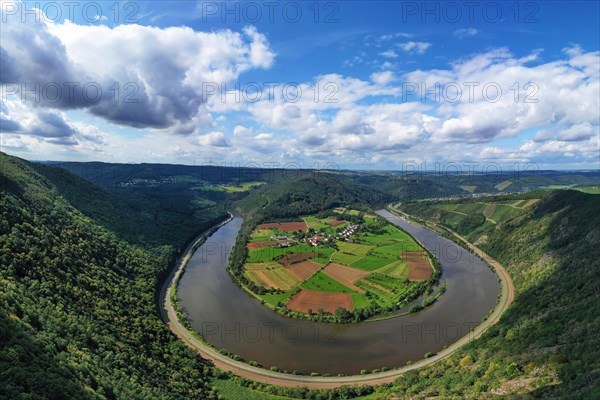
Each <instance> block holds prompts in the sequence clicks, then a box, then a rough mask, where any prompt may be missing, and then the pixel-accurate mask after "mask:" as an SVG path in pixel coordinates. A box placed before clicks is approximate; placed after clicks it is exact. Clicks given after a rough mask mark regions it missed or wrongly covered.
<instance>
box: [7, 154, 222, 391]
mask: <svg viewBox="0 0 600 400" xmlns="http://www.w3.org/2000/svg"><path fill="white" fill-rule="evenodd" d="M0 213H1V215H0V263H1V265H2V268H1V269H0V382H1V384H0V398H7V399H37V398H48V399H65V398H72V399H96V398H97V399H104V398H106V399H117V398H119V399H141V398H162V399H190V398H211V397H212V395H213V394H212V392H211V390H210V389H209V388H208V386H207V382H208V378H207V375H208V374H210V369H209V368H208V367H207V366H206V364H205V363H204V362H203V360H201V359H200V358H199V357H197V356H195V355H194V354H193V353H192V352H190V351H189V350H188V349H186V348H185V346H184V345H183V344H182V343H180V342H179V341H178V340H177V339H176V338H175V337H174V336H173V335H172V334H171V333H170V332H169V329H168V328H167V327H166V326H165V325H164V324H163V323H162V322H161V320H160V318H159V316H158V313H157V308H156V303H155V293H156V288H157V285H158V282H159V279H160V278H161V276H163V275H164V273H165V272H166V271H167V270H168V268H169V267H170V266H171V265H172V262H173V260H174V257H175V256H176V255H177V254H178V250H179V249H180V248H181V247H182V246H183V245H184V243H185V242H186V241H187V240H189V239H191V236H192V235H193V233H199V232H201V231H202V230H204V229H206V228H207V227H208V226H210V225H212V224H213V223H215V222H216V221H217V220H219V219H221V218H223V217H224V213H223V210H222V209H219V208H215V207H210V208H205V209H201V208H198V207H195V206H194V205H193V203H185V201H184V199H180V201H179V202H174V203H172V204H171V205H170V207H164V204H161V201H160V199H159V198H156V197H150V196H140V197H138V198H137V199H133V200H131V199H127V198H126V197H124V196H122V195H120V194H118V193H111V192H107V191H105V190H103V189H99V188H96V187H94V186H93V185H90V184H88V183H87V182H85V181H83V180H81V179H79V178H76V177H73V176H71V175H70V174H67V173H65V172H64V171H63V170H58V169H57V168H55V167H47V166H41V165H33V164H30V163H28V162H25V161H23V160H20V159H17V158H14V157H10V156H7V155H5V154H4V153H0Z"/></svg>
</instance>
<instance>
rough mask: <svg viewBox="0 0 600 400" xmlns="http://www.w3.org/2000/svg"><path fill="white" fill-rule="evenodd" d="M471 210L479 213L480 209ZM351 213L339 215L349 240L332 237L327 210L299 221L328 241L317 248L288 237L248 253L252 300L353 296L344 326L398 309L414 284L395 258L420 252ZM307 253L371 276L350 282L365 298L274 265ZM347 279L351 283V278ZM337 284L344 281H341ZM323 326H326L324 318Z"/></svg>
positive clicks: (259, 237)
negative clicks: (306, 293) (349, 227)
mask: <svg viewBox="0 0 600 400" xmlns="http://www.w3.org/2000/svg"><path fill="white" fill-rule="evenodd" d="M476 207H478V208H480V209H483V207H481V206H476ZM507 207H508V206H507ZM352 211H353V210H345V211H344V215H345V216H346V217H345V218H348V220H349V223H351V224H353V225H357V226H358V227H359V229H358V230H357V231H356V232H355V233H354V234H352V235H351V237H348V238H342V237H340V236H338V235H339V231H340V230H341V229H340V228H339V227H336V228H334V227H332V226H331V225H329V223H328V222H329V221H333V220H335V211H333V210H332V211H331V213H330V214H327V213H322V214H320V216H319V217H317V216H315V215H308V216H307V215H305V216H302V219H303V220H304V221H305V222H306V224H307V225H308V226H309V228H311V229H313V230H314V231H316V232H318V233H319V234H323V235H325V237H327V238H330V240H329V241H323V242H321V243H320V244H319V245H318V246H313V245H310V244H308V239H309V238H311V237H312V235H314V233H311V232H306V233H304V232H303V233H296V234H294V235H292V236H289V238H290V240H293V241H294V242H295V244H294V245H293V246H291V247H286V248H280V247H278V245H277V244H275V245H273V246H272V247H271V246H267V247H261V248H257V249H252V250H248V252H247V256H246V262H245V264H244V272H243V273H244V275H245V277H246V278H247V279H249V280H250V281H251V282H250V283H249V285H255V286H254V287H255V288H261V289H256V292H257V293H259V294H257V296H258V297H259V298H260V299H261V300H263V301H264V302H265V303H266V304H268V305H270V306H272V307H278V306H280V305H282V304H287V302H288V301H289V299H290V298H291V297H292V296H293V295H294V294H295V293H297V292H298V289H306V290H314V291H319V292H332V293H349V294H352V295H353V296H352V302H353V304H354V309H355V310H363V311H360V312H358V313H357V314H354V316H353V317H349V318H351V319H349V320H348V322H350V320H354V319H355V318H358V319H359V320H360V319H364V318H367V317H368V316H372V315H374V314H373V313H375V315H376V314H377V311H376V310H379V309H381V310H382V311H381V312H383V311H385V312H389V310H390V307H391V308H392V309H395V308H397V307H399V306H401V304H403V303H402V302H405V301H408V300H407V299H408V298H407V297H403V296H405V295H406V293H407V290H408V289H409V288H411V287H413V286H414V285H417V283H416V282H409V281H408V276H409V272H410V271H409V266H408V264H407V263H406V262H402V261H400V260H399V257H400V254H401V252H403V251H423V249H422V248H421V247H420V246H419V245H418V244H417V243H416V242H415V241H414V240H413V239H412V237H411V236H410V235H408V234H407V233H406V232H404V231H402V230H401V229H399V228H397V227H395V226H394V225H391V224H390V223H388V222H387V221H386V220H384V219H383V218H381V217H379V216H377V215H374V214H371V215H370V217H369V218H365V217H363V215H364V213H359V212H352ZM354 211H355V210H354ZM351 215H352V216H351ZM457 215H458V214H457ZM280 234H282V233H281V232H279V231H278V230H276V229H255V230H254V231H253V232H251V234H250V236H249V242H250V243H252V242H259V241H269V240H271V237H272V236H278V235H280ZM287 235H290V234H289V233H288V234H287ZM336 239H337V240H336ZM312 252H317V253H318V254H319V255H318V256H316V257H312V258H311V260H312V261H314V262H316V263H319V264H320V265H322V266H323V267H326V266H327V264H329V263H330V262H334V263H338V264H341V265H345V266H348V267H351V268H356V269H359V270H363V271H368V272H370V273H371V275H369V276H367V277H363V278H362V279H361V280H359V281H358V282H356V283H355V284H356V286H358V287H360V288H361V289H363V290H365V293H357V292H356V291H355V290H353V289H351V288H349V287H348V286H346V285H345V284H343V283H341V282H339V281H337V280H336V279H334V278H331V277H330V276H328V275H326V274H325V273H324V272H322V270H321V271H317V272H316V273H314V274H313V275H311V276H310V277H309V278H308V279H306V280H305V281H304V282H301V281H300V280H297V277H296V276H295V275H293V274H292V273H291V272H290V271H288V270H287V269H286V268H288V267H287V266H284V265H283V264H282V263H280V262H279V261H278V260H280V259H281V257H283V256H285V255H288V254H294V253H312ZM348 273H349V272H348ZM348 278H349V279H351V277H348ZM340 280H342V281H344V279H343V278H340ZM418 287H419V288H421V289H419V290H421V291H423V290H425V286H423V285H421V286H418ZM265 289H266V291H267V292H266V293H265ZM274 289H278V290H274ZM412 293H413V294H414V295H415V296H418V295H419V293H417V290H413V291H412ZM276 310H277V309H276ZM374 310H375V311H374ZM289 311H293V310H288V315H289ZM365 311H366V314H365ZM294 312H295V311H294ZM361 313H362V314H361ZM292 315H294V314H292ZM365 315H367V316H365ZM323 318H327V317H326V316H325V317H323ZM324 321H330V319H329V320H328V319H325V320H324Z"/></svg>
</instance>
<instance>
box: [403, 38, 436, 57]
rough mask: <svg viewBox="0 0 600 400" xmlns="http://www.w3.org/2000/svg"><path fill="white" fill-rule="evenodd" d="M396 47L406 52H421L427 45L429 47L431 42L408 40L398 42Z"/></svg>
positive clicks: (423, 51)
mask: <svg viewBox="0 0 600 400" xmlns="http://www.w3.org/2000/svg"><path fill="white" fill-rule="evenodd" d="M398 47H399V48H401V49H402V50H404V51H405V52H407V53H416V54H423V53H425V51H426V50H427V49H428V48H429V47H431V43H428V42H413V41H410V42H404V43H400V44H398Z"/></svg>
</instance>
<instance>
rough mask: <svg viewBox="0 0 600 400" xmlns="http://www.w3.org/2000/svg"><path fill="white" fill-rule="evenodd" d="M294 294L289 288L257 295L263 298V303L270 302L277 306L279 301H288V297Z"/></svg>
mask: <svg viewBox="0 0 600 400" xmlns="http://www.w3.org/2000/svg"><path fill="white" fill-rule="evenodd" d="M292 294H294V291H293V290H289V291H287V292H283V293H266V294H260V295H258V297H259V298H260V299H261V300H263V301H264V302H265V303H267V304H270V305H272V306H277V304H278V303H279V302H281V303H284V304H285V302H287V301H288V299H289V298H290V297H292Z"/></svg>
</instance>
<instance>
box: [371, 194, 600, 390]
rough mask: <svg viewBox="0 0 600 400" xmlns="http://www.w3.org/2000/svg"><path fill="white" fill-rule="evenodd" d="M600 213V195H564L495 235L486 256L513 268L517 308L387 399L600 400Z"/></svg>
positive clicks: (409, 377) (496, 228)
mask: <svg viewBox="0 0 600 400" xmlns="http://www.w3.org/2000/svg"><path fill="white" fill-rule="evenodd" d="M439 205H443V203H441V204H438V206H439ZM403 208H404V209H405V210H408V209H410V206H409V207H403ZM422 210H425V209H422ZM598 210H600V197H598V196H595V195H589V194H584V193H581V192H577V191H555V192H552V193H550V194H549V195H547V196H546V197H544V198H543V199H542V200H540V201H539V202H538V203H536V204H535V205H533V206H531V207H528V208H526V209H524V210H520V212H519V213H517V214H516V215H513V216H512V217H511V218H508V219H506V220H505V221H504V222H503V223H502V224H497V225H493V224H492V225H489V226H487V228H486V229H485V231H484V232H481V233H480V234H481V235H483V234H485V235H486V236H487V240H486V241H485V243H483V244H481V246H480V247H481V248H482V249H483V250H485V251H486V252H487V253H488V254H490V255H491V256H492V257H494V258H496V259H497V260H498V261H500V262H501V263H502V264H503V265H505V266H506V267H507V269H508V271H509V273H510V274H511V276H512V278H513V280H514V284H515V288H516V296H515V302H514V303H513V304H512V305H511V307H510V308H509V309H508V311H507V312H506V314H505V315H504V316H503V317H502V319H501V321H500V322H499V323H498V324H497V325H495V326H494V327H493V328H491V329H490V330H489V331H488V332H487V333H485V334H484V336H483V337H482V338H481V339H479V340H477V341H475V342H473V343H471V344H469V345H468V346H466V347H465V348H463V349H461V350H460V351H459V352H457V353H456V354H455V355H453V356H452V357H450V358H449V359H448V360H447V361H445V362H442V363H439V364H436V365H434V366H432V367H431V368H426V369H423V370H420V371H418V372H411V373H409V374H406V375H405V376H404V377H403V378H401V379H399V380H398V381H397V382H396V383H395V384H394V385H393V387H392V388H391V389H386V390H383V391H382V392H381V395H382V397H388V396H389V395H392V394H393V395H394V396H409V397H413V396H416V395H417V394H418V396H422V397H430V396H431V397H435V396H440V397H441V398H449V397H453V398H454V397H456V398H472V399H482V398H495V397H496V396H497V395H498V394H504V395H506V396H508V397H509V398H548V399H549V398H565V399H566V398H568V399H591V398H599V397H600V335H598V332H600V315H599V313H598V310H600V296H599V293H600V286H599V283H600V264H599V263H598V260H600V214H599V213H598ZM411 211H412V212H415V211H417V210H416V209H415V208H412V209H411ZM415 214H417V216H421V217H429V216H430V215H428V214H427V213H425V212H422V213H420V214H418V213H416V212H415ZM425 214H427V215H425ZM475 229H477V228H475ZM465 233H466V234H469V232H465ZM384 393H385V395H384Z"/></svg>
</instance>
